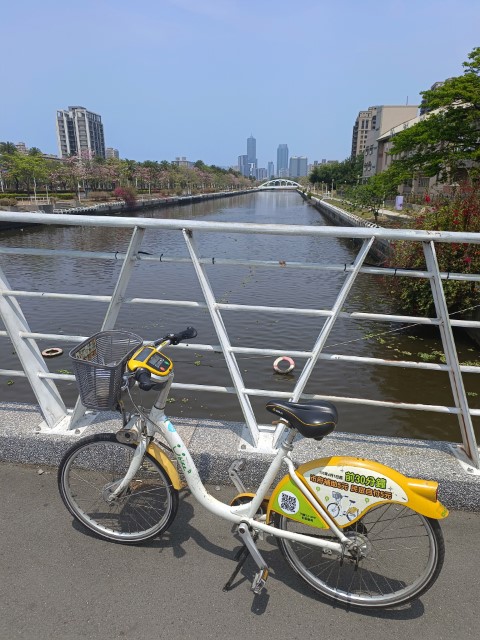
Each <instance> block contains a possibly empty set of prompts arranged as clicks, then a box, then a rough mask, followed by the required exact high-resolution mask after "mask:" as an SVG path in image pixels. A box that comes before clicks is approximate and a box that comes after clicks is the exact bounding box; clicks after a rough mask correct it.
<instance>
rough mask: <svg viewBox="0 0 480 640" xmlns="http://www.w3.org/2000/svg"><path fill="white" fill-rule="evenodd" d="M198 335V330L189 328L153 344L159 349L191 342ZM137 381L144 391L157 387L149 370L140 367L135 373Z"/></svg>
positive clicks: (168, 335)
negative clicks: (185, 341) (168, 345)
mask: <svg viewBox="0 0 480 640" xmlns="http://www.w3.org/2000/svg"><path fill="white" fill-rule="evenodd" d="M196 335H197V330H196V329H195V328H194V327H187V328H186V329H185V330H184V331H180V332H179V333H169V334H167V335H166V336H165V337H164V338H161V339H160V340H155V342H153V344H154V346H155V347H158V345H160V344H164V345H167V344H173V345H176V344H179V343H180V342H182V341H183V340H190V339H191V338H195V337H196ZM135 380H136V381H137V383H138V386H139V387H140V389H142V391H150V389H153V387H154V386H155V382H152V374H151V372H150V371H149V370H148V369H144V368H142V367H139V368H138V369H137V370H136V371H135Z"/></svg>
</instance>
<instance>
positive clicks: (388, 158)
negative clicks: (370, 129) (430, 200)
mask: <svg viewBox="0 0 480 640" xmlns="http://www.w3.org/2000/svg"><path fill="white" fill-rule="evenodd" d="M425 118H428V114H425V113H424V114H422V115H419V116H416V117H415V118H412V119H411V120H407V121H406V122H402V123H401V124H400V125H397V126H396V127H392V128H391V129H389V130H388V131H387V132H386V133H384V134H383V135H381V136H379V137H378V138H377V141H376V144H377V167H376V173H381V172H382V171H385V170H386V169H388V168H389V166H390V165H391V164H392V162H393V161H394V160H395V158H396V156H393V155H392V154H391V153H390V151H391V148H392V145H393V137H394V136H395V134H397V133H400V131H404V130H405V129H409V128H410V127H413V126H415V125H416V124H418V123H419V122H422V120H424V119H425ZM364 175H365V174H364ZM443 190H444V187H443V185H442V184H440V183H438V181H437V177H436V176H435V177H433V178H429V177H427V176H422V175H412V179H411V180H409V181H408V183H407V184H403V185H401V186H400V187H399V192H400V193H403V194H409V193H413V194H415V195H421V194H424V193H435V192H437V191H443Z"/></svg>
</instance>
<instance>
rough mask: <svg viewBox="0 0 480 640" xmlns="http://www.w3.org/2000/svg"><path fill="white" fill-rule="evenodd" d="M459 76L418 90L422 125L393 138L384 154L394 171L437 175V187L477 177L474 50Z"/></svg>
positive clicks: (479, 82) (477, 54) (479, 74)
mask: <svg viewBox="0 0 480 640" xmlns="http://www.w3.org/2000/svg"><path fill="white" fill-rule="evenodd" d="M463 66H464V73H463V75H461V76H458V77H453V78H449V79H448V80H445V82H444V83H443V84H441V85H440V86H437V87H435V88H432V89H429V90H428V91H423V92H422V96H423V101H422V106H423V107H424V109H425V110H426V113H425V115H424V118H423V120H421V121H420V122H418V123H417V124H415V125H413V126H411V127H408V128H407V129H404V130H403V131H401V132H399V133H397V134H396V135H395V136H394V137H393V140H392V143H393V144H392V148H391V151H390V153H391V154H392V155H398V156H399V158H397V159H395V160H394V164H396V165H397V169H398V170H403V172H404V174H408V175H409V176H410V177H412V175H413V174H415V173H421V174H423V175H425V176H438V178H439V180H440V181H442V182H446V181H450V182H455V181H458V178H459V176H462V175H463V176H464V177H465V176H469V177H471V178H478V176H479V172H480V142H479V123H480V47H477V48H476V49H473V51H472V52H471V53H470V54H469V55H468V61H467V62H464V63H463Z"/></svg>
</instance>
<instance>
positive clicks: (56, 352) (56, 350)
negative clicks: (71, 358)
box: [42, 347, 63, 358]
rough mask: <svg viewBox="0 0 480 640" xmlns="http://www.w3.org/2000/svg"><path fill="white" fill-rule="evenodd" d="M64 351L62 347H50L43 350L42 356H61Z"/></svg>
mask: <svg viewBox="0 0 480 640" xmlns="http://www.w3.org/2000/svg"><path fill="white" fill-rule="evenodd" d="M62 353H63V349H60V347H50V348H49V349H44V350H43V351H42V356H43V357H44V358H54V357H55V356H61V355H62Z"/></svg>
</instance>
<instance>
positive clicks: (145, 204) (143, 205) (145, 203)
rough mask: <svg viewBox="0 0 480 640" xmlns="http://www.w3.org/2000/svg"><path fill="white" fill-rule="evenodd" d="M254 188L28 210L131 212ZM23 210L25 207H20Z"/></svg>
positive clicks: (12, 225) (5, 225)
mask: <svg viewBox="0 0 480 640" xmlns="http://www.w3.org/2000/svg"><path fill="white" fill-rule="evenodd" d="M252 191H255V189H246V190H242V191H219V192H217V193H199V194H196V195H187V196H171V197H168V198H140V199H138V200H137V202H136V204H135V205H134V206H133V207H129V206H128V205H127V204H126V203H125V202H123V201H116V202H101V203H98V204H88V205H85V206H83V205H81V204H78V206H70V205H69V206H68V207H66V206H65V208H56V205H39V206H35V205H34V204H33V205H32V207H30V208H29V209H28V210H29V211H43V212H44V213H67V214H70V215H72V214H79V215H98V216H109V215H115V214H118V213H132V212H139V211H144V210H148V209H157V208H160V207H179V206H183V205H188V204H193V203H197V202H205V201H207V200H217V199H218V198H231V197H233V196H239V195H244V194H247V193H252ZM22 211H25V209H22ZM14 215H15V211H12V217H13V216H14ZM24 226H28V225H27V224H25V223H20V222H15V221H14V220H12V222H0V231H2V230H7V229H16V228H18V227H24Z"/></svg>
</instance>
